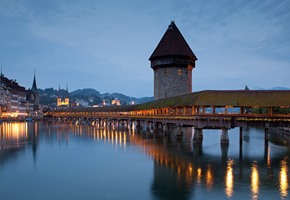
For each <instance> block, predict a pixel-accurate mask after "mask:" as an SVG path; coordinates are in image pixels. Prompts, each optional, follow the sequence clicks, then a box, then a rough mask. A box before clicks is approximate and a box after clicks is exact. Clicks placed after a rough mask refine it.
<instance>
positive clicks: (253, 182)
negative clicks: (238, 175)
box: [251, 162, 260, 200]
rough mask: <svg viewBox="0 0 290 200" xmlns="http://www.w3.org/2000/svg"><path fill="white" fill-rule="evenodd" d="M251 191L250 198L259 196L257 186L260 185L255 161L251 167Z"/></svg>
mask: <svg viewBox="0 0 290 200" xmlns="http://www.w3.org/2000/svg"><path fill="white" fill-rule="evenodd" d="M251 170H252V172H251V191H252V199H253V200H256V199H258V196H259V187H260V181H259V172H258V166H257V163H256V162H254V164H253V166H252V167H251Z"/></svg>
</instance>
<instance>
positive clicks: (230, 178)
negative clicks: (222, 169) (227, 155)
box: [225, 160, 234, 198]
mask: <svg viewBox="0 0 290 200" xmlns="http://www.w3.org/2000/svg"><path fill="white" fill-rule="evenodd" d="M233 164H234V161H233V160H228V162H227V171H226V176H225V184H226V188H225V193H226V195H227V196H228V198H231V197H232V196H233V193H234V173H233Z"/></svg>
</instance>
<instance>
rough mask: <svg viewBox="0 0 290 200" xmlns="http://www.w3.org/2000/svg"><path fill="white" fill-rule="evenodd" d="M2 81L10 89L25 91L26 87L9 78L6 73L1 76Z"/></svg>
mask: <svg viewBox="0 0 290 200" xmlns="http://www.w3.org/2000/svg"><path fill="white" fill-rule="evenodd" d="M0 79H1V80H0V81H1V82H2V83H1V84H3V86H5V87H6V88H8V89H11V90H14V91H17V92H25V88H24V87H22V86H20V85H19V84H18V83H17V82H16V81H14V80H9V79H8V78H6V77H5V76H4V75H2V76H0Z"/></svg>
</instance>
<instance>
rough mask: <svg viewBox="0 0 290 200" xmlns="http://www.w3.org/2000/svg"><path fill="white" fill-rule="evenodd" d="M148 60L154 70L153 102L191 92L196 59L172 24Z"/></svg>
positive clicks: (172, 23)
mask: <svg viewBox="0 0 290 200" xmlns="http://www.w3.org/2000/svg"><path fill="white" fill-rule="evenodd" d="M149 60H150V61H151V67H152V69H153V70H154V98H155V100H157V99H164V98H168V97H173V96H178V95H182V94H188V93H191V92H192V69H193V68H195V61H196V60H197V58H196V56H195V55H194V53H193V52H192V50H191V49H190V47H189V45H188V44H187V42H186V41H185V39H184V38H183V36H182V34H181V33H180V31H179V30H178V28H177V26H176V25H175V23H174V22H171V24H170V25H169V27H168V29H167V31H166V32H165V34H164V35H163V37H162V39H161V40H160V42H159V44H158V45H157V47H156V49H155V50H154V52H153V53H152V55H151V56H150V58H149Z"/></svg>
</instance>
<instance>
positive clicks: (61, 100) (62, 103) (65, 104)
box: [56, 87, 70, 109]
mask: <svg viewBox="0 0 290 200" xmlns="http://www.w3.org/2000/svg"><path fill="white" fill-rule="evenodd" d="M56 106H57V109H61V108H69V107H70V104H69V92H68V87H66V92H64V93H61V90H60V87H59V89H58V97H57V99H56Z"/></svg>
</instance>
